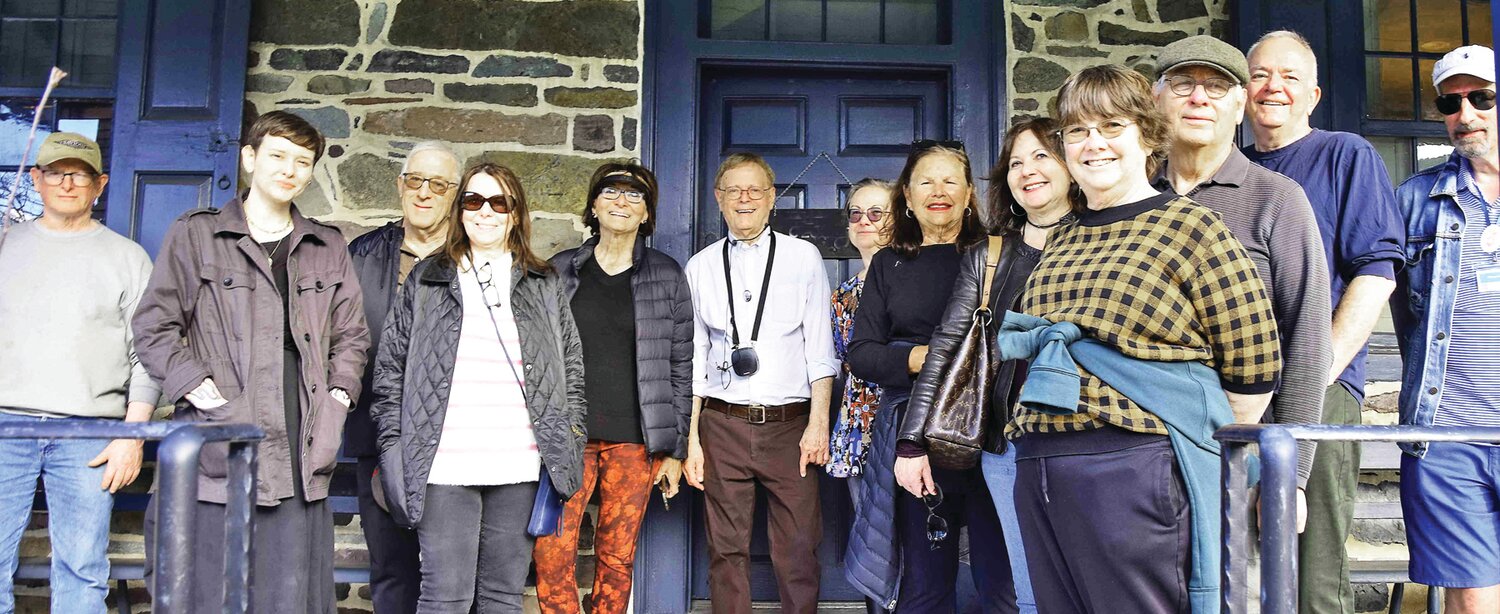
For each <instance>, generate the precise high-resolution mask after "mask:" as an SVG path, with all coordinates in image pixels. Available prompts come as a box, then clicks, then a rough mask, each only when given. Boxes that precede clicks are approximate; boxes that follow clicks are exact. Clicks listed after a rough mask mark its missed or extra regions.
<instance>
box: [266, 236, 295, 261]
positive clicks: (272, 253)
mask: <svg viewBox="0 0 1500 614" xmlns="http://www.w3.org/2000/svg"><path fill="white" fill-rule="evenodd" d="M288 236H290V235H282V237H281V238H280V239H277V240H276V243H275V244H274V245H272V246H271V249H270V250H268V251H267V252H266V262H268V263H270V265H271V266H273V267H274V266H276V250H279V249H281V243H282V242H283V241H286V238H287V237H288ZM262 248H264V245H262Z"/></svg>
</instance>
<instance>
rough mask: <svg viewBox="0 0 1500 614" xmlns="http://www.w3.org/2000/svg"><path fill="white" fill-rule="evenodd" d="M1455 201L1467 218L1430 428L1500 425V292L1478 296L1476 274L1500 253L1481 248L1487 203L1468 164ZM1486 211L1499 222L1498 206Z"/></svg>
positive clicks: (1462, 171) (1493, 262) (1496, 260)
mask: <svg viewBox="0 0 1500 614" xmlns="http://www.w3.org/2000/svg"><path fill="white" fill-rule="evenodd" d="M1457 200H1458V206H1459V208H1460V209H1462V210H1463V214H1464V220H1465V222H1464V235H1463V238H1462V239H1461V240H1460V245H1461V246H1462V248H1463V249H1462V250H1461V255H1460V257H1459V267H1458V290H1457V295H1456V296H1455V297H1454V300H1453V325H1452V327H1451V328H1450V329H1449V330H1450V338H1449V343H1448V363H1447V368H1446V369H1445V370H1444V371H1443V388H1442V390H1443V393H1442V395H1443V396H1442V397H1441V398H1439V399H1438V407H1437V412H1436V414H1435V415H1434V416H1433V419H1432V424H1433V425H1434V426H1470V427H1473V426H1488V427H1500V292H1489V293H1481V292H1480V291H1479V285H1478V278H1477V276H1476V274H1475V268H1476V267H1483V266H1491V265H1497V264H1500V251H1497V252H1494V253H1489V254H1486V253H1484V252H1483V251H1482V250H1480V249H1479V235H1480V233H1482V232H1484V228H1485V225H1486V224H1485V210H1484V209H1485V202H1484V196H1483V195H1482V194H1481V193H1480V191H1479V188H1478V186H1476V185H1475V184H1474V177H1473V175H1472V173H1471V171H1470V166H1469V161H1468V160H1464V161H1463V162H1462V163H1461V164H1460V165H1459V173H1458V199H1457ZM1489 209H1490V211H1489V221H1490V223H1493V224H1500V202H1497V203H1490V204H1489ZM1437 343H1440V342H1437Z"/></svg>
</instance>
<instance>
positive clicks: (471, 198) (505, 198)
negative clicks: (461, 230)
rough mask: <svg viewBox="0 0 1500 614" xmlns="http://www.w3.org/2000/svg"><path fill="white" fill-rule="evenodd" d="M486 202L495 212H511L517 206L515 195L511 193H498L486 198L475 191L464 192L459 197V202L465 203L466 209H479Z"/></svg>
mask: <svg viewBox="0 0 1500 614" xmlns="http://www.w3.org/2000/svg"><path fill="white" fill-rule="evenodd" d="M486 203H488V204H489V206H490V209H493V210H494V211H495V213H510V211H511V210H512V209H514V208H515V207H516V199H515V197H513V196H511V195H509V194H496V195H494V196H491V197H489V198H485V197H483V196H480V195H479V194H477V193H474V192H464V195H463V196H461V197H459V199H458V204H460V205H463V208H464V211H478V210H480V209H481V208H483V207H484V205H485V204H486Z"/></svg>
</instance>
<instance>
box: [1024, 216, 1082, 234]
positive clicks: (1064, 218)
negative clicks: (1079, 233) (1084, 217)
mask: <svg viewBox="0 0 1500 614" xmlns="http://www.w3.org/2000/svg"><path fill="white" fill-rule="evenodd" d="M1074 219H1075V218H1074V217H1073V214H1071V213H1069V214H1067V215H1064V216H1062V217H1060V218H1057V221H1055V222H1052V223H1051V224H1045V225H1043V224H1033V223H1032V222H1031V218H1029V217H1028V218H1026V225H1027V226H1030V227H1032V228H1035V229H1037V230H1047V229H1048V228H1056V227H1057V226H1060V225H1062V224H1066V223H1068V222H1071V221H1073V220H1074Z"/></svg>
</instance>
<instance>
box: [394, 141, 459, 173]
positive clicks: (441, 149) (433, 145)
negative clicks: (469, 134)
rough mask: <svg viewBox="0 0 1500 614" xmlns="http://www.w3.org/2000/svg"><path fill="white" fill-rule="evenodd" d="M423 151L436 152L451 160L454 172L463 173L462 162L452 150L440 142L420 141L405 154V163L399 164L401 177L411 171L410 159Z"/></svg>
mask: <svg viewBox="0 0 1500 614" xmlns="http://www.w3.org/2000/svg"><path fill="white" fill-rule="evenodd" d="M424 151H432V152H437V153H440V154H443V155H445V156H448V158H449V159H451V160H453V168H454V170H456V171H457V172H458V173H460V174H462V173H463V172H464V163H463V161H462V160H459V159H458V154H456V153H453V149H452V148H450V147H448V144H447V143H444V142H442V141H422V142H420V143H417V144H416V145H415V146H413V147H412V148H411V151H409V152H406V161H405V162H402V163H401V174H402V175H405V174H406V172H407V171H409V170H411V161H412V159H414V158H416V157H417V154H419V153H422V152H424Z"/></svg>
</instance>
